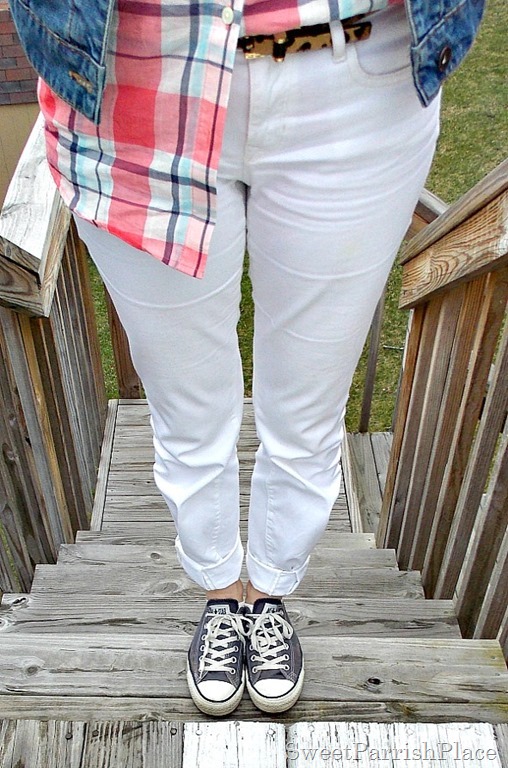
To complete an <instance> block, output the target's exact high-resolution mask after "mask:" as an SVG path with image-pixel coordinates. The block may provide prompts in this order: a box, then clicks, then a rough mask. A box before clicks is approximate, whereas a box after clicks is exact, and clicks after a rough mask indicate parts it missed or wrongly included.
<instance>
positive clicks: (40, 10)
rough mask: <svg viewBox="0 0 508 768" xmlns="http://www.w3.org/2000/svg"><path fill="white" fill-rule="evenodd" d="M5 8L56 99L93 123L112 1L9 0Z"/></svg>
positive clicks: (96, 116)
mask: <svg viewBox="0 0 508 768" xmlns="http://www.w3.org/2000/svg"><path fill="white" fill-rule="evenodd" d="M10 7H11V13H12V16H13V19H14V22H15V24H16V28H17V30H18V33H19V36H20V39H21V41H22V43H23V46H24V48H25V52H26V54H27V57H28V59H29V61H30V63H31V64H32V66H33V67H34V69H35V70H36V71H37V72H38V74H39V75H40V76H41V77H42V78H43V80H44V81H45V82H46V83H47V84H48V85H49V87H50V88H51V89H52V90H53V91H54V92H55V93H56V94H57V95H58V96H60V98H62V99H63V100H64V101H66V102H67V103H68V104H70V105H71V106H72V107H74V108H75V109H77V110H78V111H79V112H81V113H82V114H84V115H85V116H86V117H87V118H88V119H90V120H93V121H94V122H96V123H98V122H99V120H100V107H101V100H102V93H103V90H104V84H105V81H106V68H105V58H106V50H107V39H108V34H109V28H110V23H111V16H112V11H113V7H114V0H93V2H91V0H80V1H79V2H75V1H74V0H54V1H53V2H52V3H51V4H48V3H47V0H10ZM90 18H93V24H91V23H90Z"/></svg>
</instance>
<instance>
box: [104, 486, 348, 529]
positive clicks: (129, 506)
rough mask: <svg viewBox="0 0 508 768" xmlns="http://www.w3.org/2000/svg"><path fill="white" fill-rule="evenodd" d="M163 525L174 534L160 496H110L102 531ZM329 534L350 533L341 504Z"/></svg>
mask: <svg viewBox="0 0 508 768" xmlns="http://www.w3.org/2000/svg"><path fill="white" fill-rule="evenodd" d="M249 498H250V493H249V490H248V489H247V488H244V490H242V491H241V493H240V524H241V528H242V529H243V530H245V529H246V525H247V512H248V508H249ZM157 523H164V524H166V525H167V526H168V529H169V530H172V526H173V521H172V519H171V515H170V512H169V510H168V508H167V506H166V503H165V501H164V500H163V498H162V497H159V496H155V495H154V496H150V495H149V496H134V495H133V496H129V495H126V496H115V497H111V496H109V495H108V497H107V501H106V505H105V508H104V517H103V523H102V530H104V531H109V532H113V531H116V532H118V533H121V532H122V531H125V530H126V529H127V530H133V526H135V525H136V524H138V525H139V524H142V525H145V526H147V525H149V526H150V528H151V527H152V525H154V524H157ZM327 530H329V531H341V532H344V533H345V532H347V531H350V530H351V526H350V522H349V516H348V515H347V510H346V509H344V507H343V505H342V503H341V502H340V501H339V502H338V503H336V504H335V505H334V508H333V510H332V515H331V517H330V520H329V522H328V527H327Z"/></svg>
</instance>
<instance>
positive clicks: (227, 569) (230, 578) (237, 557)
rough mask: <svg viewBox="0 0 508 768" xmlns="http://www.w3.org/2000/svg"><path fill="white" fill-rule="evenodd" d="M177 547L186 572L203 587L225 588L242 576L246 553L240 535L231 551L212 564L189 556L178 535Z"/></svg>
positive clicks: (178, 555) (207, 588)
mask: <svg viewBox="0 0 508 768" xmlns="http://www.w3.org/2000/svg"><path fill="white" fill-rule="evenodd" d="M175 548H176V554H177V557H178V560H179V562H180V565H181V566H182V568H183V569H184V571H185V572H186V574H187V575H188V576H189V577H190V578H191V579H192V580H193V581H195V582H196V584H199V586H200V587H203V589H206V590H211V589H224V587H229V585H230V584H234V583H235V581H238V579H239V578H240V573H241V570H242V563H243V555H244V551H243V546H242V542H241V541H240V536H238V538H237V541H236V544H235V546H234V548H233V549H232V550H231V552H230V553H229V554H228V555H226V557H223V558H222V560H219V561H218V562H217V563H213V564H212V565H206V566H203V565H200V564H199V563H197V562H196V561H195V560H192V559H191V558H190V557H188V555H186V554H185V552H184V551H183V548H182V545H181V543H180V539H179V537H178V536H177V537H176V540H175Z"/></svg>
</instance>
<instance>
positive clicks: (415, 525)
mask: <svg viewBox="0 0 508 768" xmlns="http://www.w3.org/2000/svg"><path fill="white" fill-rule="evenodd" d="M464 294H465V289H464V288H463V287H461V288H459V289H457V290H456V291H453V292H450V293H447V294H446V295H444V296H443V297H442V300H441V302H440V306H439V317H438V318H437V323H436V325H435V326H434V327H433V328H432V335H430V334H429V336H428V337H427V340H428V342H429V344H428V346H427V347H426V348H423V347H422V349H421V352H420V360H419V364H420V368H419V373H417V376H418V375H420V376H422V374H423V369H424V368H425V380H424V386H423V387H422V390H421V392H420V395H421V400H420V401H419V403H418V406H417V407H416V408H415V410H414V411H413V421H412V431H413V432H414V433H415V434H414V437H413V436H411V439H410V441H411V442H412V441H413V440H414V450H413V452H412V455H411V456H410V455H409V454H408V453H406V454H405V455H404V456H403V457H402V461H404V460H405V466H404V467H401V474H402V473H405V474H406V475H407V481H406V482H407V490H406V493H405V494H404V496H399V493H400V491H399V488H397V490H396V494H397V496H396V500H395V502H394V505H400V506H402V507H404V518H403V525H402V531H401V534H400V539H399V543H398V546H397V555H398V558H399V563H400V565H401V567H402V568H411V567H412V565H411V558H412V554H413V542H414V540H415V537H416V535H417V532H418V529H419V527H420V516H419V502H420V499H421V497H422V494H423V491H424V488H425V484H426V479H427V473H428V467H429V462H430V459H431V455H432V448H433V441H434V434H435V432H436V429H437V426H438V423H439V418H440V413H441V406H442V403H443V396H444V392H445V388H446V381H447V374H448V370H449V366H450V358H451V355H452V354H453V349H454V340H455V335H456V332H457V324H458V321H459V317H460V311H461V307H462V304H463V301H464ZM431 309H432V307H431V308H429V314H430V311H431ZM422 383H423V382H422ZM415 388H416V387H415ZM408 432H409V431H408ZM408 437H409V434H408ZM404 486H406V483H404ZM422 559H423V556H422Z"/></svg>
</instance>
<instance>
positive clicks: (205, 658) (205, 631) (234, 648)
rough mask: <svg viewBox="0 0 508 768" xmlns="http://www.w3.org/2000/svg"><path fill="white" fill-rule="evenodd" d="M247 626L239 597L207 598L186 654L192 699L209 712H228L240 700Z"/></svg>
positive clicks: (243, 682)
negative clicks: (233, 598)
mask: <svg viewBox="0 0 508 768" xmlns="http://www.w3.org/2000/svg"><path fill="white" fill-rule="evenodd" d="M247 626H248V623H247V622H246V620H245V617H244V615H243V606H242V607H240V606H239V604H238V601H237V600H209V601H208V602H207V604H206V608H205V610H204V612H203V616H202V617H201V621H200V622H199V624H198V626H197V629H196V632H195V633H194V637H193V639H192V642H191V645H190V648H189V653H188V656H187V683H188V685H189V690H190V694H191V696H192V700H193V701H194V704H195V705H196V706H197V707H198V709H200V710H201V711H202V712H204V713H205V714H207V715H216V716H221V715H229V713H230V712H232V711H233V710H234V709H235V708H236V707H237V706H238V704H239V703H240V701H241V698H242V695H243V691H244V688H245V671H244V646H245V636H246V634H247V629H246V627H247Z"/></svg>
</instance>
